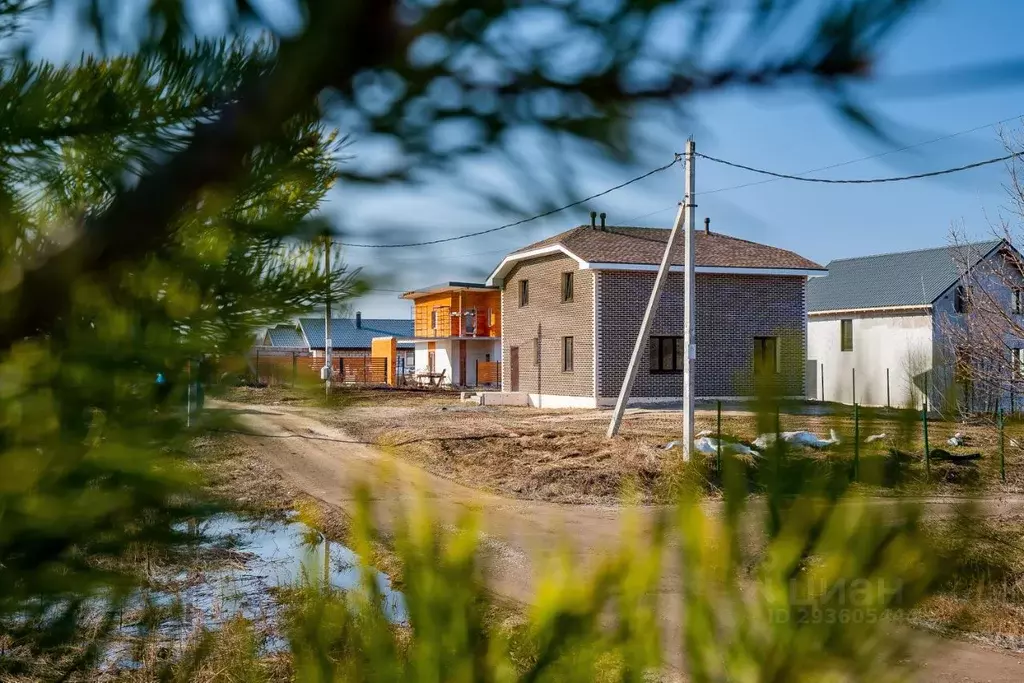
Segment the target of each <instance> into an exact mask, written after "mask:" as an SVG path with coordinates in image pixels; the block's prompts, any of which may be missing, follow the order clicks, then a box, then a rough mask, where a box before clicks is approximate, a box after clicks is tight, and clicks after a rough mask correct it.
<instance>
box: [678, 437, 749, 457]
mask: <svg viewBox="0 0 1024 683" xmlns="http://www.w3.org/2000/svg"><path fill="white" fill-rule="evenodd" d="M701 433H702V434H703V432H701ZM711 433H712V432H708V434H711ZM680 445H682V442H681V441H669V442H668V443H667V444H665V445H664V446H663V448H664V449H665V450H666V451H670V450H672V449H673V448H678V447H679V446H680ZM693 448H694V450H696V451H697V452H698V453H703V454H704V455H715V454H717V453H718V439H712V438H711V437H709V436H701V437H700V438H699V439H694V440H693ZM722 452H723V453H739V454H740V455H757V451H754V450H751V449H750V448H748V447H747V446H745V445H743V444H741V443H737V442H735V441H724V440H723V441H722Z"/></svg>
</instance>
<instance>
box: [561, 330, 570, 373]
mask: <svg viewBox="0 0 1024 683" xmlns="http://www.w3.org/2000/svg"><path fill="white" fill-rule="evenodd" d="M562 372H572V337H562Z"/></svg>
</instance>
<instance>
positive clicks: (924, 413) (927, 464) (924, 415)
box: [921, 398, 932, 476]
mask: <svg viewBox="0 0 1024 683" xmlns="http://www.w3.org/2000/svg"><path fill="white" fill-rule="evenodd" d="M921 423H922V425H923V426H924V471H925V474H927V475H929V476H931V473H932V463H931V455H930V454H929V453H928V399H927V398H925V399H924V407H923V408H921Z"/></svg>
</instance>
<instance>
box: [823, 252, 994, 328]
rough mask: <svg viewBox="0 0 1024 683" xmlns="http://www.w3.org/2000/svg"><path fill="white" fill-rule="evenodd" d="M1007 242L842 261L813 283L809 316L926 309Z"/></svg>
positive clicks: (834, 262) (833, 262)
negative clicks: (965, 269)
mask: <svg viewBox="0 0 1024 683" xmlns="http://www.w3.org/2000/svg"><path fill="white" fill-rule="evenodd" d="M1002 242H1003V240H988V241H986V242H975V243H972V244H960V245H955V246H947V247H936V248H933V249H919V250H916V251H903V252H898V253H893V254H878V255H875V256H861V257H857V258H847V259H836V260H835V261H832V262H830V263H829V264H828V275H827V276H826V277H822V278H814V279H813V280H811V281H810V282H808V283H807V310H808V312H811V313H813V312H820V311H838V310H851V309H854V310H855V309H862V308H890V307H895V306H926V305H929V304H931V303H932V302H933V301H935V300H936V299H938V298H939V297H940V296H941V295H942V293H943V292H945V291H946V290H947V289H949V288H950V287H952V286H953V285H954V284H956V282H957V280H959V279H960V274H961V269H962V268H963V267H964V266H967V267H970V266H973V265H974V264H976V263H978V262H979V261H981V260H982V259H983V258H985V257H986V256H988V255H989V254H990V253H991V252H992V251H993V250H995V248H996V247H998V246H999V245H1000V244H1002Z"/></svg>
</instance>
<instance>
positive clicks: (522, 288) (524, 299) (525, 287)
mask: <svg viewBox="0 0 1024 683" xmlns="http://www.w3.org/2000/svg"><path fill="white" fill-rule="evenodd" d="M529 303H530V281H529V280H520V281H519V305H520V306H526V305H527V304H529Z"/></svg>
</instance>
